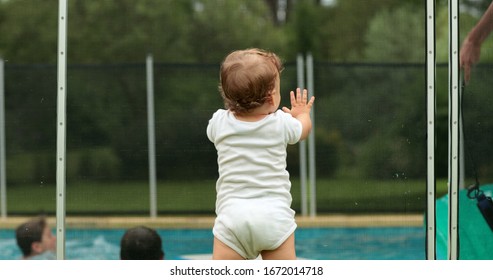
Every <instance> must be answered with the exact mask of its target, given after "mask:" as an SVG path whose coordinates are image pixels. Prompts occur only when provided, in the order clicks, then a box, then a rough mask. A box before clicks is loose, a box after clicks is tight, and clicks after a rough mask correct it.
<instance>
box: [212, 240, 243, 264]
mask: <svg viewBox="0 0 493 280" xmlns="http://www.w3.org/2000/svg"><path fill="white" fill-rule="evenodd" d="M212 259H213V260H244V259H245V258H243V257H242V256H241V255H240V254H238V253H236V251H235V250H233V249H231V248H230V247H229V246H228V245H226V244H224V243H222V242H221V241H219V239H217V238H216V237H214V247H213V249H212Z"/></svg>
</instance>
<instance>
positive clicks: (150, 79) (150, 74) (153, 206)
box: [146, 54, 157, 218]
mask: <svg viewBox="0 0 493 280" xmlns="http://www.w3.org/2000/svg"><path fill="white" fill-rule="evenodd" d="M153 64H154V63H153V59H152V55H151V54H149V55H147V60H146V77H147V126H148V145H149V199H150V207H149V208H150V215H151V218H155V217H157V196H156V194H157V191H156V143H155V133H154V128H155V125H154V69H153Z"/></svg>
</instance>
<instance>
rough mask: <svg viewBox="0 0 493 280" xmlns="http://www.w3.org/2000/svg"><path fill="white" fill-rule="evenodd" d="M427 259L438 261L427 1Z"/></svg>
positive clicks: (431, 19) (431, 9)
mask: <svg viewBox="0 0 493 280" xmlns="http://www.w3.org/2000/svg"><path fill="white" fill-rule="evenodd" d="M425 14H426V18H425V21H426V112H427V117H426V120H427V172H426V178H427V179H426V193H427V196H426V202H427V205H426V258H427V259H428V260H435V259H436V199H435V192H436V179H435V142H436V141H435V115H436V112H435V108H436V87H435V81H436V38H435V0H427V1H426V13H425Z"/></svg>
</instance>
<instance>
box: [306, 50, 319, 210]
mask: <svg viewBox="0 0 493 280" xmlns="http://www.w3.org/2000/svg"><path fill="white" fill-rule="evenodd" d="M306 77H307V78H306V80H307V89H308V98H310V97H311V96H313V95H314V94H315V93H314V85H313V84H314V82H313V80H314V78H313V56H312V54H311V53H308V54H307V56H306ZM310 117H311V119H312V130H311V131H310V134H309V135H308V172H309V173H308V178H309V188H310V216H312V217H315V216H316V215H317V181H316V164H315V106H313V107H312V110H311V112H310Z"/></svg>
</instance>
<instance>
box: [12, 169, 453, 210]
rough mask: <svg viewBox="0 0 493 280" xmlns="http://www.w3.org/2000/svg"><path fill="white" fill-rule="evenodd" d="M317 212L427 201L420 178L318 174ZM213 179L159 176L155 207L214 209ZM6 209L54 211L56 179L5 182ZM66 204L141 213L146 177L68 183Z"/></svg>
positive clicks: (296, 196) (420, 205) (441, 184)
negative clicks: (371, 178)
mask: <svg viewBox="0 0 493 280" xmlns="http://www.w3.org/2000/svg"><path fill="white" fill-rule="evenodd" d="M292 181H293V186H292V189H291V193H292V195H293V204H292V207H293V208H294V209H295V210H296V211H297V212H299V211H300V209H301V207H300V205H301V203H300V197H301V194H300V187H299V181H298V180H297V179H296V178H293V180H292ZM316 188H317V211H318V212H319V213H419V212H423V211H424V210H425V207H426V183H425V180H391V181H368V180H361V179H321V180H318V181H317V185H316ZM446 191H447V188H446V180H437V196H438V197H440V196H442V195H443V194H445V193H446ZM215 195H216V194H215V181H213V180H203V181H160V182H158V186H157V196H158V210H159V212H160V213H163V214H166V213H169V214H198V213H203V214H213V213H214V205H215ZM7 209H8V212H9V213H11V214H20V215H21V214H39V213H47V214H51V213H54V212H55V210H56V187H55V185H44V184H43V185H25V186H9V187H7ZM66 210H67V212H68V213H69V214H91V215H97V214H103V215H104V214H120V215H131V214H146V213H148V212H149V187H148V185H147V182H122V183H114V182H112V183H101V182H98V183H95V182H78V183H68V184H67V189H66Z"/></svg>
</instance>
